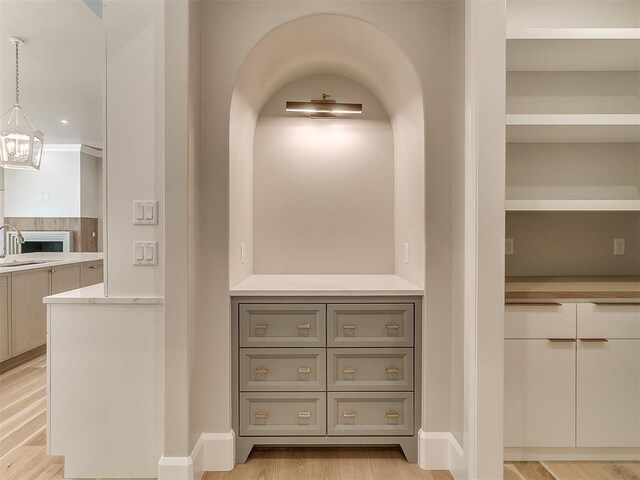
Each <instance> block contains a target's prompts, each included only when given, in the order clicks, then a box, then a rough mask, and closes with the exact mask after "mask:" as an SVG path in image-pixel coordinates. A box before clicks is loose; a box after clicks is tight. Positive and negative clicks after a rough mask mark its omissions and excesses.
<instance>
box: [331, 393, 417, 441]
mask: <svg viewBox="0 0 640 480" xmlns="http://www.w3.org/2000/svg"><path fill="white" fill-rule="evenodd" d="M327 401H328V403H329V411H328V416H329V421H328V425H329V436H343V435H348V436H369V435H413V434H414V426H413V393H393V392H375V393H372V392H353V393H328V394H327Z"/></svg>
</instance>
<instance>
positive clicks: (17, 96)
mask: <svg viewBox="0 0 640 480" xmlns="http://www.w3.org/2000/svg"><path fill="white" fill-rule="evenodd" d="M16 105H20V57H19V56H18V42H16Z"/></svg>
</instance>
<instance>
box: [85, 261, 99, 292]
mask: <svg viewBox="0 0 640 480" xmlns="http://www.w3.org/2000/svg"><path fill="white" fill-rule="evenodd" d="M102 282H104V265H103V263H102V261H99V262H91V263H83V264H82V271H81V274H80V283H81V286H82V287H88V286H89V285H95V284H97V283H102Z"/></svg>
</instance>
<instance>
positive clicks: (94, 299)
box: [44, 283, 163, 305]
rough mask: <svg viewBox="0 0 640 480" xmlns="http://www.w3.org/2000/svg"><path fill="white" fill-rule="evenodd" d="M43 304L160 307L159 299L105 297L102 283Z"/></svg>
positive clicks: (160, 301) (55, 296) (51, 298)
mask: <svg viewBox="0 0 640 480" xmlns="http://www.w3.org/2000/svg"><path fill="white" fill-rule="evenodd" d="M44 303H49V304H52V303H64V304H69V303H76V304H77V303H84V304H92V305H100V304H112V305H161V304H162V303H163V299H162V298H161V297H124V296H117V297H105V295H104V283H98V284H96V285H90V286H88V287H83V288H78V289H76V290H69V291H68V292H62V293H58V294H57V295H50V296H48V297H44Z"/></svg>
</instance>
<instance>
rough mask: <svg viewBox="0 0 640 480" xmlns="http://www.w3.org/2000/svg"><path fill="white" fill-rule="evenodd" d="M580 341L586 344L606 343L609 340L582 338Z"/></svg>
mask: <svg viewBox="0 0 640 480" xmlns="http://www.w3.org/2000/svg"><path fill="white" fill-rule="evenodd" d="M580 341H581V342H585V343H606V342H608V341H609V340H607V339H606V338H581V339H580Z"/></svg>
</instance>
